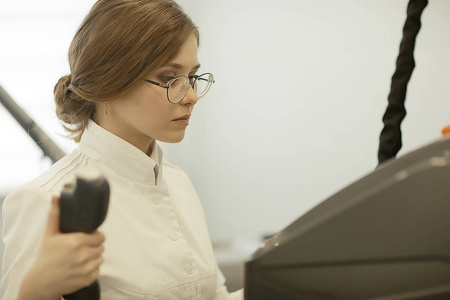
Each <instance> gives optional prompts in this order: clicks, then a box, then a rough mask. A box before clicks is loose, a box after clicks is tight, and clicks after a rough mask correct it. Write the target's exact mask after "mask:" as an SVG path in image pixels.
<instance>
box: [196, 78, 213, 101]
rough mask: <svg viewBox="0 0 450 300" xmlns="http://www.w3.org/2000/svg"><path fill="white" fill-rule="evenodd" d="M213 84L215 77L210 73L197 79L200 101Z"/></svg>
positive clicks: (197, 91)
mask: <svg viewBox="0 0 450 300" xmlns="http://www.w3.org/2000/svg"><path fill="white" fill-rule="evenodd" d="M213 82H214V77H213V75H212V74H210V73H206V74H202V75H200V77H199V78H197V81H196V84H195V92H196V93H197V96H198V98H199V99H200V98H202V97H203V96H205V95H206V93H207V92H208V90H209V88H210V87H211V85H212V83H213Z"/></svg>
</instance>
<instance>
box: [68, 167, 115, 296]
mask: <svg viewBox="0 0 450 300" xmlns="http://www.w3.org/2000/svg"><path fill="white" fill-rule="evenodd" d="M108 205H109V184H108V182H107V181H106V179H105V177H103V176H102V175H101V174H100V172H98V170H96V169H92V168H86V169H83V170H82V171H80V172H79V173H78V174H77V179H76V182H75V183H74V184H66V185H65V186H64V188H63V191H62V192H61V199H60V208H61V218H60V229H61V232H63V233H68V232H77V231H81V232H86V233H89V232H93V231H95V230H96V229H97V228H98V227H99V226H100V225H101V224H102V223H103V221H104V220H105V218H106V213H107V211H108ZM64 299H66V300H99V299H100V286H99V284H98V282H97V281H95V282H94V283H93V284H92V285H90V286H88V287H85V288H83V289H81V290H79V291H77V292H75V293H73V294H70V295H65V296H64Z"/></svg>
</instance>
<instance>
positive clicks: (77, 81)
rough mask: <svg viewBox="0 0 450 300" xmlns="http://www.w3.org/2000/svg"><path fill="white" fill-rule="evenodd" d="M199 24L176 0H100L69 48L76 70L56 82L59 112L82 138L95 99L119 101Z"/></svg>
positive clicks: (171, 55) (77, 137)
mask: <svg viewBox="0 0 450 300" xmlns="http://www.w3.org/2000/svg"><path fill="white" fill-rule="evenodd" d="M191 34H195V36H196V37H197V40H199V33H198V29H197V27H196V26H195V25H194V24H193V22H192V21H191V19H190V18H189V17H188V16H187V15H186V14H185V13H184V12H183V10H182V8H181V7H180V6H179V5H178V4H177V3H176V2H174V1H172V0H99V1H97V2H96V3H95V4H94V6H93V7H92V9H91V11H90V12H89V13H88V15H87V16H86V18H85V19H84V21H83V22H82V24H81V26H80V28H79V29H78V31H77V33H76V34H75V37H74V39H73V41H72V43H71V45H70V48H69V64H70V70H71V74H70V75H66V76H63V77H61V78H60V79H59V81H58V83H57V84H56V85H55V89H54V96H55V102H56V114H57V116H58V118H59V119H60V120H61V121H62V122H63V126H64V127H65V128H66V129H67V130H68V131H69V132H70V133H71V137H72V138H73V139H74V140H75V141H76V142H78V141H79V140H80V138H81V135H82V133H83V131H84V129H85V128H86V126H87V124H88V122H89V119H93V118H94V112H95V103H100V102H105V101H110V100H114V99H115V98H117V97H119V96H120V95H123V94H125V93H127V92H128V91H130V90H131V89H133V88H134V87H136V86H138V85H139V84H142V82H143V81H144V79H145V78H146V76H148V75H149V74H152V73H153V72H154V71H156V70H157V69H158V68H160V67H162V66H163V65H165V64H167V63H168V62H169V61H170V60H172V59H173V58H174V57H175V56H176V55H177V54H178V52H179V50H180V48H181V46H182V45H183V43H184V42H185V41H186V39H187V38H188V37H189V36H190V35H191Z"/></svg>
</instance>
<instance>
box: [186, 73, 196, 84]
mask: <svg viewBox="0 0 450 300" xmlns="http://www.w3.org/2000/svg"><path fill="white" fill-rule="evenodd" d="M188 77H189V81H190V82H194V80H196V79H197V77H198V75H197V74H194V75H189V76H188Z"/></svg>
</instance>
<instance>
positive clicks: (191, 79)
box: [145, 73, 216, 104]
mask: <svg viewBox="0 0 450 300" xmlns="http://www.w3.org/2000/svg"><path fill="white" fill-rule="evenodd" d="M204 75H209V76H210V77H211V78H212V80H207V81H208V82H209V85H208V88H207V89H206V92H205V93H204V94H203V95H201V96H198V95H197V96H198V99H201V98H203V97H204V96H205V95H206V94H207V93H208V91H209V89H210V88H211V85H212V84H213V83H215V82H216V81H215V80H214V75H213V74H212V73H203V74H200V75H194V76H184V75H180V76H176V77H174V78H172V79H170V80H169V81H168V82H167V84H162V83H159V82H156V81H153V80H150V79H145V82H148V83H151V84H154V85H156V86H159V87H162V88H165V89H166V90H167V92H166V95H167V100H169V102H170V103H172V104H176V103H178V102H180V101H181V100H183V99H184V97H186V94H187V92H188V90H189V87H188V88H187V89H186V91H185V93H184V95H183V97H181V98H180V100H178V101H172V100H171V99H170V97H169V88H170V85H171V84H172V82H174V81H175V80H177V79H179V78H187V80H188V81H189V85H190V86H191V88H192V89H195V83H196V82H197V80H198V79H203V78H200V77H202V76H204Z"/></svg>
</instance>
